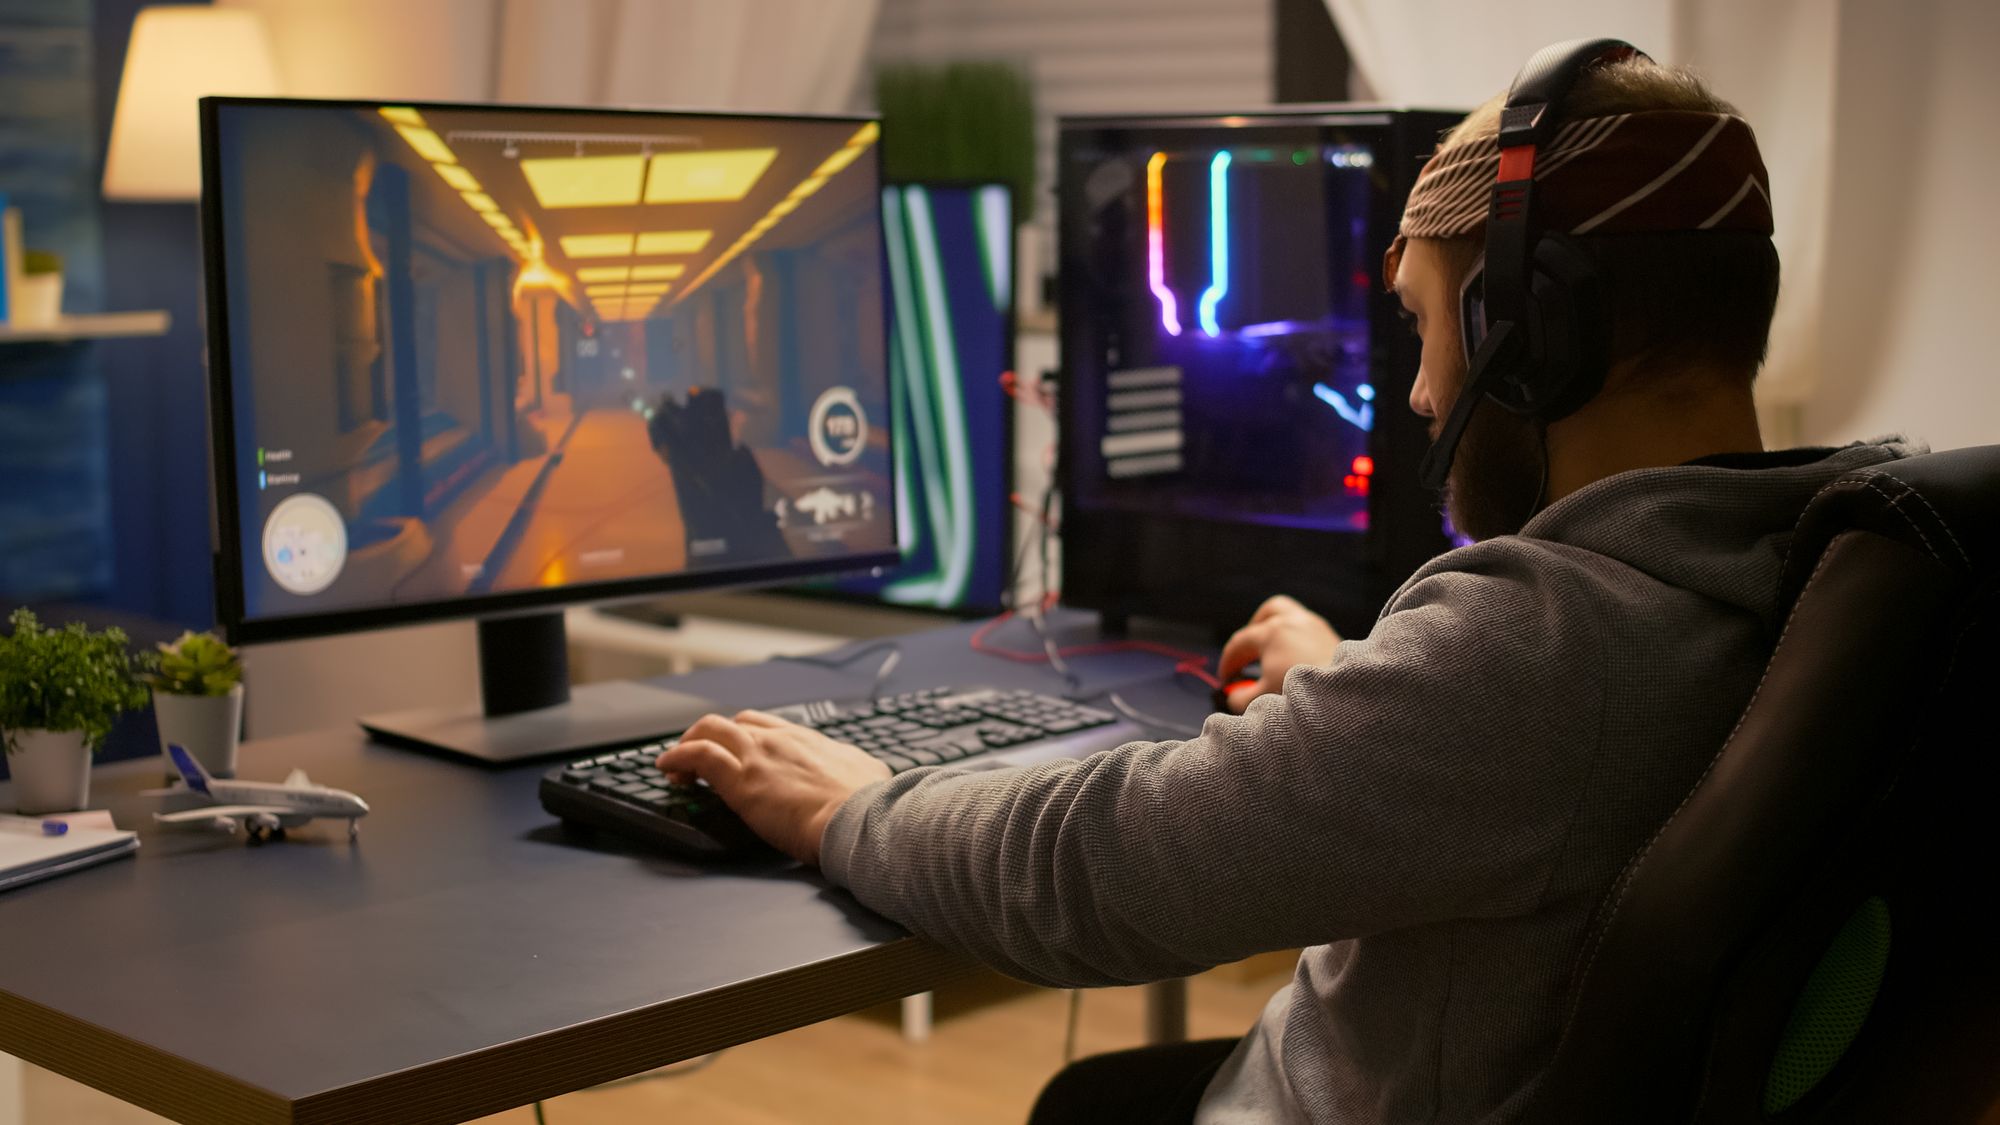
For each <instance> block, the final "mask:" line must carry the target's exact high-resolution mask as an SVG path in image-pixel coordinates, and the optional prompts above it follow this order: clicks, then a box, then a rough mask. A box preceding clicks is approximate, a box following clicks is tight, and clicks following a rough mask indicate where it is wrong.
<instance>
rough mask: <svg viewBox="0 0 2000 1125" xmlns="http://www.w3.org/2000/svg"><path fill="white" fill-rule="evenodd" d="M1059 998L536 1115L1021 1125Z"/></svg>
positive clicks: (830, 1030)
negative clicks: (920, 1037) (909, 1036)
mask: <svg viewBox="0 0 2000 1125" xmlns="http://www.w3.org/2000/svg"><path fill="white" fill-rule="evenodd" d="M1258 968H1259V969H1260V970H1262V971H1260V972H1258V973H1256V974H1251V973H1246V972H1245V971H1244V968H1243V967H1241V966H1232V967H1229V968H1225V969H1220V970H1217V971H1216V972H1213V973H1209V974H1206V975H1204V976H1201V977H1197V978H1195V980H1194V981H1193V982H1191V984H1190V987H1189V990H1188V991H1189V997H1188V1008H1189V1019H1188V1022H1189V1033H1190V1034H1191V1035H1192V1036H1194V1037H1196V1038H1205V1037H1211V1036H1223V1035H1230V1036H1233V1035H1241V1034H1242V1033H1243V1032H1244V1030H1245V1029H1247V1028H1248V1027H1249V1026H1250V1024H1251V1023H1252V1022H1253V1021H1254V1020H1255V1019H1256V1017H1257V1014H1258V1013H1259V1012H1260V1011H1262V1010H1263V1007H1264V1002H1265V1000H1267V999H1268V998H1269V997H1270V995H1271V993H1272V992H1273V991H1275V990H1276V989H1277V988H1278V986H1279V985H1281V984H1283V983H1284V981H1285V979H1286V976H1285V970H1284V969H1283V968H1282V967H1279V966H1271V965H1268V964H1267V965H1260V966H1259V967H1258ZM1273 969H1275V970H1276V971H1271V970H1273ZM1069 995H1070V994H1069V993H1066V992H1051V991H1046V990H1042V989H1030V988H1027V987H1026V986H1023V985H1018V984H1014V983H1012V982H1009V981H1003V980H1000V979H999V978H992V979H982V980H978V981H974V982H968V983H967V984H965V985H963V986H960V987H958V988H956V989H955V990H954V991H953V992H950V993H947V994H944V995H941V996H940V997H939V998H938V1000H937V1008H938V1018H937V1020H936V1025H935V1031H934V1033H933V1035H932V1038H931V1041H930V1042H928V1043H924V1044H910V1043H906V1042H905V1041H904V1040H903V1037H902V1034H901V1032H900V1031H899V1030H898V1025H897V1019H896V1011H897V1010H896V1008H895V1007H894V1006H889V1007H886V1008H883V1009H879V1010H875V1011H870V1012H866V1013H862V1014H859V1015H854V1016H848V1017H844V1018H842V1019H837V1020H830V1021H828V1022H826V1023H822V1024H817V1025H815V1026H812V1027H806V1028H801V1029H799V1030H797V1031H794V1032H790V1033H788V1034H785V1035H780V1036H776V1037H774V1038H771V1039H765V1040H761V1041H759V1042H756V1043H750V1044H746V1045H744V1046H741V1047H737V1048H734V1049H732V1050H729V1051H726V1052H724V1053H723V1054H722V1055H720V1056H719V1057H717V1058H716V1059H715V1060H714V1062H713V1063H712V1064H710V1065H706V1066H703V1067H702V1068H700V1069H699V1070H694V1071H690V1072H688V1073H682V1074H675V1075H672V1076H662V1077H658V1078H653V1079H650V1080H647V1081H643V1082H634V1083H632V1084H630V1085H624V1084H614V1086H613V1087H612V1088H599V1089H596V1090H586V1091H581V1092H578V1093H574V1094H569V1095H566V1096H564V1097H560V1098H556V1099H553V1100H551V1101H549V1102H546V1103H544V1105H543V1112H544V1114H545V1116H546V1120H547V1122H548V1125H627V1123H632V1125H638V1123H640V1122H644V1123H645V1125H658V1123H660V1122H670V1121H700V1122H703V1125H792V1123H795V1122H806V1121H868V1122H873V1123H879V1125H897V1123H902V1122H908V1123H912V1125H914V1123H918V1122H922V1123H925V1125H930V1123H932V1122H938V1121H950V1122H954V1123H964V1125H987V1123H991V1125H1002V1123H1004V1125H1020V1123H1021V1122H1022V1121H1024V1120H1026V1119H1027V1116H1028V1107H1029V1106H1030V1105H1031V1104H1032V1103H1033V1102H1034V1098H1035V1094H1036V1092H1037V1091H1039V1090H1040V1089H1041V1086H1042V1083H1044V1082H1046V1081H1047V1080H1048V1079H1049V1076H1050V1075H1052V1074H1054V1073H1055V1072H1056V1071H1057V1070H1058V1069H1060V1068H1061V1066H1062V1053H1063V1036H1064V1030H1065V1026H1066V1023H1067V1020H1068V1016H1069ZM1142 1037H1143V996H1142V990H1140V989H1135V988H1119V989H1101V990H1093V991H1089V992H1085V993H1083V994H1082V1009H1081V1013H1080V1019H1079V1021H1078V1033H1077V1050H1078V1053H1079V1054H1085V1055H1087V1054H1096V1053H1099V1052H1103V1051H1114V1050H1118V1049H1120V1048H1124V1047H1133V1046H1138V1045H1139V1043H1140V1042H1141V1040H1142ZM684 1065H687V1064H684ZM26 1095H27V1098H26V1110H27V1116H26V1121H25V1125H140V1123H143V1122H159V1121H163V1120H165V1119H164V1118H161V1117H158V1116H155V1115H154V1114H151V1113H147V1112H145V1111H143V1110H138V1109H134V1108H132V1107H131V1106H128V1105H125V1104H124V1103H122V1102H119V1101H117V1100H115V1099H113V1098H111V1097H110V1096H108V1095H105V1094H100V1093H98V1092H97V1091H95V1090H92V1089H89V1088H87V1087H84V1086H79V1085H77V1084H76V1083H74V1082H71V1081H69V1080H67V1079H64V1078H60V1077H58V1076H56V1075H54V1074H50V1073H48V1072H47V1071H42V1070H37V1069H35V1068H33V1067H30V1068H28V1072H27V1076H26ZM481 1120H482V1121H483V1122H486V1123H488V1125H531V1123H532V1122H533V1121H534V1120H535V1115H534V1111H533V1109H532V1108H523V1109H517V1110H513V1111H510V1112H508V1113H502V1114H498V1115H495V1116H493V1117H487V1118H482V1119H481Z"/></svg>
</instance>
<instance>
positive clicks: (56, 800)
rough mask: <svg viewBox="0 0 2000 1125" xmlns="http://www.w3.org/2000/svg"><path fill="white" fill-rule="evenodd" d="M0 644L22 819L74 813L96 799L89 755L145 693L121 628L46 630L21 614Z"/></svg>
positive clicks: (3, 734)
mask: <svg viewBox="0 0 2000 1125" xmlns="http://www.w3.org/2000/svg"><path fill="white" fill-rule="evenodd" d="M8 621H9V624H11V625H12V626H13V630H12V632H10V633H9V634H8V635H6V636H4V637H0V739H4V740H5V742H6V748H7V769H8V772H9V773H10V774H11V775H12V776H13V780H14V804H15V807H16V811H18V812H22V813H49V812H69V811H72V810H75V809H80V808H82V807H83V806H84V805H85V804H87V803H89V800H90V755H91V752H92V751H93V750H95V749H96V748H97V747H98V746H100V745H101V744H102V743H103V742H104V739H105V736H106V735H109V734H110V733H111V724H112V723H113V722H114V721H115V720H116V719H117V718H118V716H119V715H120V714H121V713H123V712H126V711H130V710H133V709H134V708H137V707H142V706H144V705H145V702H146V689H145V687H144V686H143V685H141V684H140V682H139V679H138V675H137V667H136V663H135V661H134V660H133V658H132V654H131V652H130V651H129V650H128V649H127V648H126V638H125V632H124V630H122V629H115V628H114V629H106V630H104V631H103V632H101V633H93V632H91V631H90V630H89V629H87V628H85V627H84V626H83V625H81V624H70V625H65V626H63V627H62V628H60V629H49V628H45V627H43V625H42V623H41V622H40V621H37V620H36V619H35V615H34V614H33V613H30V612H29V611H27V610H25V609H17V610H15V611H14V613H13V615H12V616H11V617H10V618H9V619H8Z"/></svg>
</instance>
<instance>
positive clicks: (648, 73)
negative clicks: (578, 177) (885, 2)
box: [495, 0, 877, 113]
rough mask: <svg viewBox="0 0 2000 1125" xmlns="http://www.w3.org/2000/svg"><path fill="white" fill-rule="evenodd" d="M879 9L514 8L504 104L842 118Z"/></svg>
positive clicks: (817, 1) (523, 2)
mask: <svg viewBox="0 0 2000 1125" xmlns="http://www.w3.org/2000/svg"><path fill="white" fill-rule="evenodd" d="M876 5H877V0H503V3H502V9H503V14H502V19H501V24H500V28H501V35H500V38H501V51H500V65H499V70H498V74H497V76H496V79H497V81H496V88H495V92H496V94H497V96H498V97H499V99H500V100H501V101H523V102H557V103H568V104H587V105H625V106H685V107H690V108H714V109H755V110H770V111H773V112H790V113H808V112H819V113H826V112H834V111H840V110H846V109H849V108H851V107H852V106H853V104H854V97H855V93H856V83H857V82H858V80H859V79H860V76H861V64H862V60H863V59H864V58H865V57H866V56H867V51H868V37H869V33H870V31H871V30H873V28H874V26H875V9H876Z"/></svg>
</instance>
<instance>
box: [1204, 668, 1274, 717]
mask: <svg viewBox="0 0 2000 1125" xmlns="http://www.w3.org/2000/svg"><path fill="white" fill-rule="evenodd" d="M1236 675H1237V677H1238V678H1237V679H1234V680H1231V681H1229V682H1228V683H1226V684H1222V685H1221V686H1219V687H1217V688H1215V689H1214V690H1213V691H1211V692H1209V693H1208V694H1209V701H1210V702H1212V703H1214V704H1215V709H1216V710H1217V711H1229V697H1230V695H1232V694H1233V693H1234V692H1235V691H1236V689H1238V688H1243V687H1256V686H1257V683H1258V681H1259V680H1261V679H1263V669H1262V668H1260V667H1258V666H1257V665H1255V664H1251V665H1249V666H1247V667H1245V668H1244V669H1243V670H1242V671H1240V672H1238V673H1237V674H1236ZM1230 713H1231V714H1234V713H1235V712H1230Z"/></svg>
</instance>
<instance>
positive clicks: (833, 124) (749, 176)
mask: <svg viewBox="0 0 2000 1125" xmlns="http://www.w3.org/2000/svg"><path fill="white" fill-rule="evenodd" d="M204 110H205V117H204V126H205V129H204V141H205V145H206V148H205V159H206V177H207V178H206V185H205V199H204V207H205V215H206V220H207V224H208V232H209V246H208V255H209V269H210V275H211V276H210V294H211V301H212V307H211V310H210V315H211V318H212V319H213V321H214V324H213V325H212V331H211V338H212V340H213V341H214V342H215V346H214V348H213V355H212V358H213V363H214V379H213V383H214V394H215V400H216V403H217V408H216V424H217V431H218V436H217V450H218V465H217V477H218V482H217V483H218V500H219V501H220V503H219V505H218V507H219V509H220V510H219V513H218V514H219V519H220V521H221V523H222V528H221V531H222V536H221V538H222V541H223V543H222V551H221V558H222V567H221V569H222V578H223V583H222V585H223V586H224V587H225V589H224V591H223V598H222V601H223V602H224V603H225V609H224V618H225V621H230V622H233V623H235V624H237V625H238V626H242V625H246V624H251V623H259V622H270V623H289V625H290V628H289V631H290V632H292V633H304V632H311V631H317V630H320V629H324V630H329V631H330V630H332V629H338V628H354V627H361V626H362V625H363V624H366V623H371V622H376V621H381V622H386V621H388V620H392V619H404V620H410V619H420V618H424V617H436V616H461V615H469V614H473V613H481V612H487V611H488V610H491V609H500V610H504V609H508V608H512V607H515V606H520V605H530V604H533V605H548V604H557V603H559V602H562V601H571V600H586V599H592V598H606V597H617V596H623V595H627V594H637V593H643V592H648V591H653V590H661V589H672V588H676V587H681V586H698V585H720V584H728V583H735V582H741V581H748V580H767V579H775V578H785V577H796V576H799V575H804V574H811V573H828V572H832V571H837V570H841V569H854V568H857V567H860V566H865V565H871V564H874V563H877V562H882V561H886V560H887V559H889V558H892V557H893V556H892V555H890V552H892V551H894V549H895V545H896V525H895V516H896V495H895V480H894V476H895V473H894V469H895V463H894V460H893V457H892V453H891V445H892V440H893V439H892V435H891V425H890V394H889V379H888V352H887V347H886V332H885V327H884V325H885V308H884V291H885V286H884V278H883V246H882V225H881V217H880V216H881V212H880V198H879V193H880V175H879V161H878V154H877V151H876V144H875V142H876V139H877V133H878V130H877V127H876V126H875V124H874V123H872V122H868V121H865V120H862V119H858V118H857V119H844V118H797V117H792V118H779V117H763V116H749V115H740V116H732V115H703V114H684V113H674V114H666V113H638V112H615V111H574V110H539V109H520V108H508V107H469V106H413V105H380V104H356V103H337V102H298V101H276V100H271V101H246V100H236V99H217V100H210V101H209V102H206V103H204ZM231 584H234V585H236V586H237V589H235V590H233V591H232V590H229V589H227V587H228V586H230V585H231ZM308 626H310V627H308ZM238 631H239V633H243V630H242V629H240V628H239V630H238ZM253 631H254V630H253ZM244 635H248V634H247V633H246V634H244Z"/></svg>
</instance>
